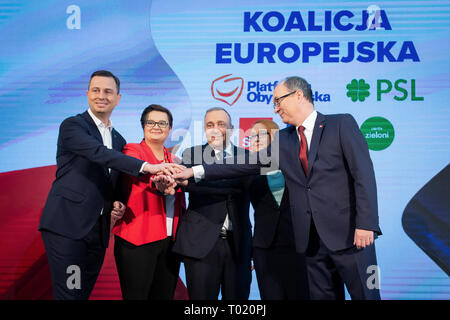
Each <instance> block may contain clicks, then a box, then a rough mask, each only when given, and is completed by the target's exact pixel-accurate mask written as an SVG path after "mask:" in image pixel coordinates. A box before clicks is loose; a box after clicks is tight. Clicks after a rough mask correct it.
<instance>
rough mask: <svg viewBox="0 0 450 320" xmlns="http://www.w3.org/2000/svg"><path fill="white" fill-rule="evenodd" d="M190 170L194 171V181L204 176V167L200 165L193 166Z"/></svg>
mask: <svg viewBox="0 0 450 320" xmlns="http://www.w3.org/2000/svg"><path fill="white" fill-rule="evenodd" d="M192 171H193V172H194V179H195V182H199V181H200V180H202V179H203V178H205V168H203V166H202V165H198V166H193V167H192Z"/></svg>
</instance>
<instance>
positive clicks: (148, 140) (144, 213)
mask: <svg viewBox="0 0 450 320" xmlns="http://www.w3.org/2000/svg"><path fill="white" fill-rule="evenodd" d="M172 122H173V118H172V114H171V113H170V111H169V110H167V109H166V108H164V107H162V106H159V105H150V106H148V107H147V108H146V109H145V110H144V112H143V113H142V116H141V124H142V129H143V130H144V139H143V140H142V142H141V143H129V144H127V145H126V146H125V147H124V149H123V153H125V154H126V155H129V156H133V157H135V158H138V159H141V160H144V161H146V162H148V163H150V164H158V163H163V162H165V163H171V162H173V161H172V155H171V154H170V152H169V151H168V150H167V149H166V148H165V147H164V142H165V141H166V139H167V136H168V135H169V133H170V130H171V129H172ZM151 178H152V177H151V176H149V175H146V176H142V177H139V178H136V177H132V176H129V175H124V176H123V180H124V183H123V187H124V195H125V199H128V201H127V202H126V205H127V208H126V211H125V214H124V216H123V218H122V219H120V220H118V221H116V223H115V225H114V227H113V229H112V232H113V233H114V234H115V245H114V257H115V260H116V266H117V271H118V274H119V279H120V287H121V290H122V297H123V299H124V300H130V299H132V300H143V299H144V300H155V299H164V300H171V299H173V295H174V292H175V287H176V284H177V281H178V274H179V268H180V258H179V257H178V256H177V255H176V254H175V253H173V252H172V250H171V248H172V244H173V240H174V237H175V233H176V230H177V224H178V219H179V217H180V216H181V215H182V213H183V212H184V211H185V209H186V203H185V198H184V192H182V191H181V190H178V191H177V192H176V193H175V195H162V194H161V193H160V192H159V191H158V190H157V189H156V188H155V186H154V184H153V183H152V181H151ZM127 196H128V198H127Z"/></svg>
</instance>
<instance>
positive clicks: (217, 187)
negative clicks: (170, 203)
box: [182, 147, 243, 196]
mask: <svg viewBox="0 0 450 320" xmlns="http://www.w3.org/2000/svg"><path fill="white" fill-rule="evenodd" d="M195 152H199V149H197V150H196V149H195V147H194V148H189V149H186V150H185V151H184V152H183V156H182V159H183V160H182V164H183V165H185V166H186V167H188V168H190V167H192V166H194V165H195V161H194V153H195ZM203 166H204V167H206V166H207V165H205V164H204V165H203ZM236 177H237V176H236ZM228 178H230V177H226V176H223V177H219V178H217V179H214V180H218V179H226V181H225V180H222V181H220V182H219V181H205V180H202V181H199V182H195V180H194V178H190V179H189V180H188V185H187V186H186V187H184V188H183V190H184V191H186V192H195V193H202V194H209V195H224V196H226V195H228V194H229V193H230V191H233V190H234V191H235V192H239V190H242V188H243V185H242V181H241V179H228ZM231 178H232V177H231Z"/></svg>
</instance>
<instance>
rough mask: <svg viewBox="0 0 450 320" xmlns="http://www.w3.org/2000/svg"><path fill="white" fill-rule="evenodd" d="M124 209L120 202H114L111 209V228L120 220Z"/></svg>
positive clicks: (124, 206)
mask: <svg viewBox="0 0 450 320" xmlns="http://www.w3.org/2000/svg"><path fill="white" fill-rule="evenodd" d="M126 208H127V206H126V205H124V204H123V203H122V202H120V201H114V203H113V209H112V211H111V228H112V227H114V224H115V223H116V221H117V220H120V219H122V217H123V215H124V213H125V210H126Z"/></svg>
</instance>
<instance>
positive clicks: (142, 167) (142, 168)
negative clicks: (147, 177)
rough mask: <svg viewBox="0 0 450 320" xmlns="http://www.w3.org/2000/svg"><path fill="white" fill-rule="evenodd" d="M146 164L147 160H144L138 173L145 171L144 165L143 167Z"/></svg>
mask: <svg viewBox="0 0 450 320" xmlns="http://www.w3.org/2000/svg"><path fill="white" fill-rule="evenodd" d="M146 164H148V162H144V163H143V164H142V166H141V170H139V173H145V172H144V167H145V165H146Z"/></svg>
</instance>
